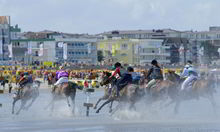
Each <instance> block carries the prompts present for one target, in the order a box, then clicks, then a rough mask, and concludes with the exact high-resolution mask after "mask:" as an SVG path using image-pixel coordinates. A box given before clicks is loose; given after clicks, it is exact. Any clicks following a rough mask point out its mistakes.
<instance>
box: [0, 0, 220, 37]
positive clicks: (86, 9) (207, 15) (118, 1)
mask: <svg viewBox="0 0 220 132" xmlns="http://www.w3.org/2000/svg"><path fill="white" fill-rule="evenodd" d="M219 13H220V0H0V15H10V16H11V23H12V25H15V24H18V25H19V26H20V27H21V29H22V31H42V30H45V29H47V30H54V31H60V32H70V33H89V34H95V33H101V32H104V31H110V30H132V29H161V28H172V29H177V30H191V29H193V30H199V31H201V30H208V27H209V26H220V16H219Z"/></svg>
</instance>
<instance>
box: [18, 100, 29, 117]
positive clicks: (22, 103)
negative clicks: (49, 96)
mask: <svg viewBox="0 0 220 132" xmlns="http://www.w3.org/2000/svg"><path fill="white" fill-rule="evenodd" d="M26 103H27V101H26V100H21V106H20V108H19V110H18V112H17V113H16V115H18V114H19V113H20V112H21V110H22V109H24V106H25V104H26Z"/></svg>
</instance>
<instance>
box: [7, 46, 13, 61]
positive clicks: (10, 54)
mask: <svg viewBox="0 0 220 132" xmlns="http://www.w3.org/2000/svg"><path fill="white" fill-rule="evenodd" d="M8 52H9V56H8V57H10V58H12V57H13V52H12V44H9V45H8Z"/></svg>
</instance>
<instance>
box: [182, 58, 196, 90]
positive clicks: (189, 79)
mask: <svg viewBox="0 0 220 132" xmlns="http://www.w3.org/2000/svg"><path fill="white" fill-rule="evenodd" d="M189 62H191V61H189ZM187 75H188V76H187V78H186V80H185V81H184V82H183V84H182V86H181V91H183V90H184V89H186V87H187V86H188V85H189V84H190V83H192V82H193V81H195V80H197V79H198V73H197V71H196V69H195V68H194V67H193V66H192V63H191V66H190V67H189V68H188V69H187Z"/></svg>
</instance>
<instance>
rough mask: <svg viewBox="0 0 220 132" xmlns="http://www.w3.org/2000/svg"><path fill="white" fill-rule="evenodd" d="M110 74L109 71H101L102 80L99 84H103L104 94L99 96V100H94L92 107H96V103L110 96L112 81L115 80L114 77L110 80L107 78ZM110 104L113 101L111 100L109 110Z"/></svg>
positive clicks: (110, 109)
mask: <svg viewBox="0 0 220 132" xmlns="http://www.w3.org/2000/svg"><path fill="white" fill-rule="evenodd" d="M111 75H112V74H111V73H110V72H103V75H102V81H101V82H100V85H101V86H104V96H102V97H101V98H99V100H98V101H97V102H96V104H95V106H94V109H96V108H97V106H98V104H99V103H100V102H101V101H102V100H107V99H109V98H110V96H111V94H112V87H113V86H114V81H115V80H116V78H112V79H111V80H110V79H109V77H110V76H111ZM112 105H113V101H112V102H111V105H110V108H109V112H111V111H112Z"/></svg>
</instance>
